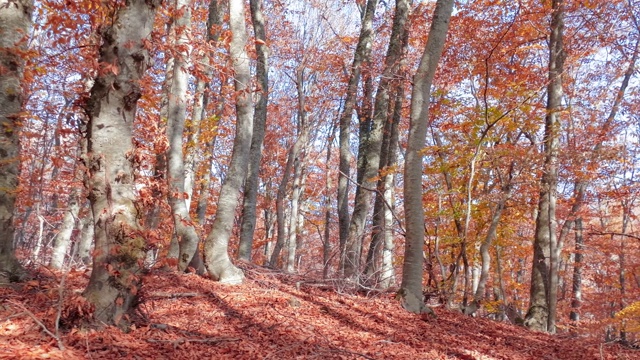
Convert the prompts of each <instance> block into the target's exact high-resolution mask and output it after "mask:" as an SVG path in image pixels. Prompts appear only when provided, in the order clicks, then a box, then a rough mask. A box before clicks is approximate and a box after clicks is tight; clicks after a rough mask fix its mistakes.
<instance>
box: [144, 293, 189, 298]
mask: <svg viewBox="0 0 640 360" xmlns="http://www.w3.org/2000/svg"><path fill="white" fill-rule="evenodd" d="M198 296H202V294H198V293H167V292H156V293H151V294H149V297H150V298H159V299H176V298H185V297H198Z"/></svg>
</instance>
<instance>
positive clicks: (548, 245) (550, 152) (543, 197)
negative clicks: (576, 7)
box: [525, 0, 566, 332]
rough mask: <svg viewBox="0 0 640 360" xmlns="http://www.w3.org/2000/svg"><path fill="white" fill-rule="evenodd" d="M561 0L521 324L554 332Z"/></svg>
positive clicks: (556, 7)
mask: <svg viewBox="0 0 640 360" xmlns="http://www.w3.org/2000/svg"><path fill="white" fill-rule="evenodd" d="M563 29H564V2H563V0H553V1H552V14H551V35H550V40H549V85H548V86H547V114H546V116H545V126H544V129H545V130H544V154H545V160H544V170H543V174H542V178H541V179H540V197H539V200H538V212H537V214H538V216H537V218H536V231H535V238H534V243H533V249H534V251H533V265H532V266H533V267H532V272H531V298H530V300H529V301H530V305H529V310H528V311H527V315H526V318H525V326H527V327H528V328H530V329H532V330H537V331H549V332H555V326H556V306H557V301H558V298H557V296H558V295H557V291H558V269H559V264H558V262H559V261H560V257H559V256H560V250H561V249H559V248H558V240H557V235H556V199H557V186H558V152H559V146H560V145H559V133H560V131H559V129H560V115H561V110H562V73H563V71H564V59H565V56H566V55H565V50H564V45H563V36H564V35H563Z"/></svg>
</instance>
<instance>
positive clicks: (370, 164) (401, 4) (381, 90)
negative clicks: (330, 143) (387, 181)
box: [344, 0, 409, 277]
mask: <svg viewBox="0 0 640 360" xmlns="http://www.w3.org/2000/svg"><path fill="white" fill-rule="evenodd" d="M373 6H375V4H374V5H373ZM408 17H409V0H398V1H396V9H395V16H394V18H393V26H392V30H391V37H390V39H389V46H388V49H387V55H386V58H385V67H384V70H383V72H382V76H381V77H380V84H379V86H378V91H377V93H376V97H375V104H374V110H373V118H372V120H371V128H370V129H368V132H366V133H364V134H363V133H361V134H360V137H361V142H362V143H363V146H362V147H361V151H360V152H359V153H358V165H359V169H358V170H359V173H361V174H362V176H358V178H359V179H358V181H359V184H358V187H357V189H356V199H355V203H354V209H353V215H352V216H351V222H350V224H349V236H348V238H347V245H346V253H345V256H346V261H345V266H344V270H345V272H344V275H345V276H346V277H354V276H356V275H357V274H358V272H359V270H360V249H361V247H362V237H363V234H364V230H365V229H364V227H365V222H366V219H367V215H368V214H369V208H370V206H371V195H372V193H371V190H370V189H371V188H373V187H374V186H376V178H377V177H378V173H379V170H380V169H381V168H384V167H385V166H386V165H387V162H388V155H387V158H386V159H384V161H382V162H381V161H380V158H381V150H382V144H383V136H384V127H385V123H387V122H388V119H389V118H390V117H389V110H390V107H389V102H390V101H389V98H390V90H391V86H392V85H393V80H394V79H396V78H397V76H398V71H399V69H400V62H401V59H402V54H403V50H404V45H405V44H406V42H405V41H404V38H405V33H406V31H407V26H406V22H407V19H408ZM371 38H372V39H370V40H368V41H369V42H372V41H373V34H372V35H371ZM389 130H390V126H389ZM363 136H364V138H363ZM388 150H389V149H388V143H387V149H384V152H385V153H388ZM378 230H380V229H378ZM374 245H375V244H374ZM374 250H375V246H374Z"/></svg>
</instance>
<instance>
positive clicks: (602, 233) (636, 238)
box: [589, 231, 640, 240]
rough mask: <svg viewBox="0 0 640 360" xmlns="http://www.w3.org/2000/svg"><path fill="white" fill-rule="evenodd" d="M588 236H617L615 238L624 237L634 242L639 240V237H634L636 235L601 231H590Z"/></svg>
mask: <svg viewBox="0 0 640 360" xmlns="http://www.w3.org/2000/svg"><path fill="white" fill-rule="evenodd" d="M589 234H590V235H617V236H626V237H628V238H632V239H635V240H640V236H636V235H631V234H625V233H620V232H615V231H606V232H602V231H591V232H589Z"/></svg>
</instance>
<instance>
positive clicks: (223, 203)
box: [204, 0, 254, 284]
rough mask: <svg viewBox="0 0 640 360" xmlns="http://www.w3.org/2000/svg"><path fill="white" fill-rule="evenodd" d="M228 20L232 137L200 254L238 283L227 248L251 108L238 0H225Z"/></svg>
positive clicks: (221, 276)
mask: <svg viewBox="0 0 640 360" xmlns="http://www.w3.org/2000/svg"><path fill="white" fill-rule="evenodd" d="M229 23H230V28H231V33H232V38H231V44H230V48H229V50H230V54H231V61H232V63H233V68H234V70H235V74H236V75H235V89H236V117H237V120H236V137H235V139H234V141H233V153H232V155H231V164H230V165H229V170H228V171H227V174H226V177H225V180H224V184H223V185H222V189H221V190H220V198H219V199H218V209H217V211H216V218H215V220H214V222H213V228H212V229H211V233H209V236H208V237H207V240H206V242H205V250H204V254H205V266H206V267H207V270H208V271H209V274H210V275H211V277H212V278H213V279H214V280H218V281H220V282H225V283H233V284H237V283H240V282H242V279H243V278H244V274H243V273H242V270H240V269H239V268H237V267H236V266H235V265H233V263H232V262H231V259H230V258H229V253H228V247H229V238H230V237H231V230H232V227H233V224H234V217H235V214H236V207H237V206H238V197H239V196H240V190H241V188H242V183H243V181H244V179H245V176H246V174H247V166H248V164H249V149H250V147H251V138H252V136H253V111H254V109H253V100H252V94H251V93H252V90H251V89H252V87H251V72H250V68H249V63H250V61H249V60H250V59H249V56H248V54H247V52H246V51H245V46H246V44H247V30H246V25H245V11H244V2H243V1H242V0H230V1H229Z"/></svg>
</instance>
